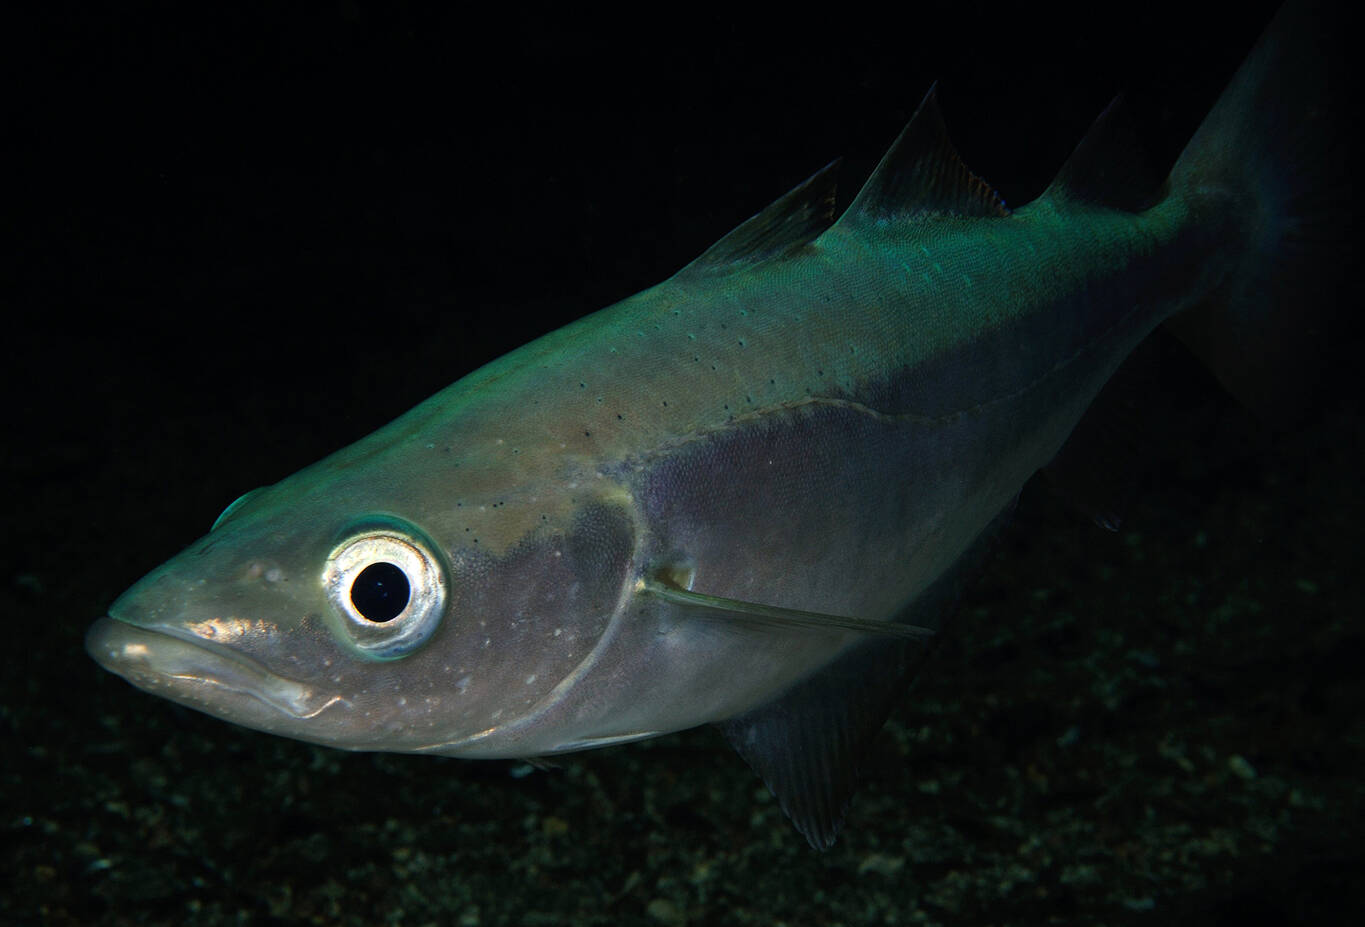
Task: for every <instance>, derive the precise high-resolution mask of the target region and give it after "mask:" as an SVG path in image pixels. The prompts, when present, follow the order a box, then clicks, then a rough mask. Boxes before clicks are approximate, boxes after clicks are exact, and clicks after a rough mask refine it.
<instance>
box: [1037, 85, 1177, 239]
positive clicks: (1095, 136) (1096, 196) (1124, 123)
mask: <svg viewBox="0 0 1365 927" xmlns="http://www.w3.org/2000/svg"><path fill="white" fill-rule="evenodd" d="M1161 191H1162V184H1161V183H1160V182H1159V181H1158V180H1157V179H1156V178H1155V176H1154V175H1153V173H1152V171H1151V169H1150V168H1149V167H1148V165H1147V162H1146V159H1145V158H1144V157H1143V154H1142V147H1141V146H1140V145H1139V144H1138V140H1137V131H1136V129H1135V128H1134V126H1133V122H1132V119H1130V118H1129V116H1128V113H1127V109H1126V107H1124V105H1123V98H1122V97H1115V98H1114V99H1113V100H1112V101H1111V102H1110V103H1109V105H1108V106H1106V107H1105V108H1104V112H1102V113H1100V115H1099V117H1098V118H1096V119H1095V121H1094V123H1093V124H1092V125H1091V126H1090V129H1089V131H1087V132H1086V133H1085V137H1084V138H1082V139H1081V141H1080V143H1079V144H1078V145H1077V146H1076V150H1075V151H1073V152H1071V157H1069V158H1067V159H1066V163H1065V164H1063V165H1062V169H1061V170H1060V171H1058V172H1057V176H1056V177H1055V178H1053V180H1052V183H1051V184H1050V185H1049V186H1048V188H1047V190H1046V191H1045V192H1044V193H1043V196H1044V197H1046V198H1048V199H1051V200H1053V201H1055V202H1057V203H1059V204H1064V203H1084V204H1087V205H1090V206H1100V207H1104V208H1108V209H1120V210H1125V211H1128V212H1141V211H1142V210H1144V209H1146V208H1147V207H1148V206H1151V205H1152V204H1153V203H1155V202H1156V201H1157V200H1158V199H1160V198H1161Z"/></svg>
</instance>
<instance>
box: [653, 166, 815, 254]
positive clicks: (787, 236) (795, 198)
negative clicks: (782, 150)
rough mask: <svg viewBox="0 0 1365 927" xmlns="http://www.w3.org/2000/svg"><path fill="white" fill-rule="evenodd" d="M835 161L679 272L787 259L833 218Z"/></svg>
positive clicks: (731, 232)
mask: <svg viewBox="0 0 1365 927" xmlns="http://www.w3.org/2000/svg"><path fill="white" fill-rule="evenodd" d="M838 172H839V162H838V161H837V160H836V161H831V162H830V163H829V164H826V165H825V166H824V167H822V168H820V170H818V171H816V172H815V173H814V174H813V175H812V176H811V177H810V178H809V179H807V180H806V181H805V182H803V183H801V184H800V185H798V186H797V187H795V188H794V189H792V190H790V191H789V192H787V193H786V194H785V195H783V196H781V197H779V198H778V199H777V200H775V201H773V203H771V204H770V205H769V206H768V207H767V208H766V209H764V210H763V211H762V212H760V213H758V214H757V215H754V216H751V217H749V218H748V219H746V220H745V221H744V222H741V223H740V224H739V225H738V226H736V227H735V228H734V229H733V230H731V231H730V233H729V234H728V235H726V236H725V237H724V238H722V239H721V240H720V241H718V242H716V243H715V244H714V245H712V246H711V247H709V248H707V249H706V250H705V251H704V252H702V254H701V256H700V257H698V258H697V259H696V260H695V261H693V262H692V263H691V264H688V265H687V266H686V267H684V268H683V269H682V271H680V273H684V274H693V273H709V272H713V271H723V270H726V269H729V268H732V267H735V266H737V265H743V264H757V263H761V262H763V261H770V260H775V259H777V258H782V257H786V256H787V255H789V254H791V253H792V252H793V251H796V250H798V249H799V248H802V247H803V246H805V245H807V244H809V243H810V242H811V241H813V240H814V239H815V238H816V237H817V236H819V234H820V233H821V232H823V231H824V230H825V229H827V228H829V225H830V222H831V221H832V220H833V216H834V192H835V189H834V188H835V181H836V179H837V177H838Z"/></svg>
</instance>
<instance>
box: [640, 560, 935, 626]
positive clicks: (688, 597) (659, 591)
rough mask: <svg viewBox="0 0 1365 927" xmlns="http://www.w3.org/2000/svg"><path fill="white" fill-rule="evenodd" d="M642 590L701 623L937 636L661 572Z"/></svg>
mask: <svg viewBox="0 0 1365 927" xmlns="http://www.w3.org/2000/svg"><path fill="white" fill-rule="evenodd" d="M640 582H641V587H640V591H641V592H642V593H643V594H646V595H652V596H656V597H658V598H660V599H662V600H664V601H665V602H669V603H671V604H673V605H677V606H681V607H683V608H684V609H686V610H687V612H688V614H689V615H690V616H693V617H696V618H698V619H701V620H710V621H726V622H731V623H735V624H743V625H748V626H750V627H764V628H775V629H784V628H785V629H793V630H808V631H850V632H853V633H857V634H877V635H885V636H887V637H893V638H899V639H902V640H914V641H923V640H928V639H929V638H931V637H933V636H934V632H933V631H932V630H931V629H929V628H921V627H916V626H914V625H907V624H899V623H896V622H892V621H871V620H868V619H865V618H848V617H845V616H843V615H828V614H824V613H822V612H807V611H801V610H800V609H796V608H783V607H781V606H777V605H764V604H762V603H759V602H746V601H744V600H742V599H727V598H725V597H724V596H718V595H708V594H706V593H703V592H692V591H690V590H687V589H683V588H681V587H679V586H677V585H674V584H672V583H670V582H668V580H667V579H666V578H664V575H663V574H662V573H661V574H659V575H656V576H653V577H649V578H646V579H643V580H641V581H640Z"/></svg>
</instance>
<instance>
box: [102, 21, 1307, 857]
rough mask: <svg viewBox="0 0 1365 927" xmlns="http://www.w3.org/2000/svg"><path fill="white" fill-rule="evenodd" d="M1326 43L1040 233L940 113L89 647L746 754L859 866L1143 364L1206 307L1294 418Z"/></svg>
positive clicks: (536, 745)
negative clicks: (985, 616) (1050, 475)
mask: <svg viewBox="0 0 1365 927" xmlns="http://www.w3.org/2000/svg"><path fill="white" fill-rule="evenodd" d="M1310 19H1312V16H1311V13H1309V12H1308V11H1305V10H1301V9H1289V10H1286V11H1282V12H1281V14H1280V15H1279V17H1278V18H1277V22H1276V23H1275V24H1272V27H1271V29H1270V30H1268V32H1267V35H1266V37H1264V38H1263V39H1262V41H1261V43H1260V44H1259V45H1258V46H1257V48H1256V50H1254V51H1253V53H1252V55H1251V56H1250V57H1249V59H1248V61H1247V63H1246V64H1244V65H1243V67H1242V68H1241V69H1240V70H1239V72H1238V74H1237V76H1236V77H1235V78H1234V81H1233V83H1232V85H1231V86H1230V88H1229V89H1228V90H1227V91H1226V92H1225V93H1224V95H1223V96H1222V98H1221V99H1220V100H1219V102H1218V103H1217V105H1216V106H1215V108H1214V110H1213V112H1212V113H1211V114H1210V115H1209V117H1208V118H1207V120H1206V121H1205V122H1204V124H1203V125H1202V126H1201V128H1200V129H1199V131H1198V132H1197V133H1196V135H1195V136H1194V138H1193V139H1192V140H1191V142H1190V143H1189V145H1188V146H1187V148H1186V149H1185V151H1184V152H1183V153H1182V155H1181V156H1180V158H1179V160H1178V161H1177V163H1176V165H1175V166H1174V168H1173V169H1172V171H1171V173H1170V175H1169V177H1168V178H1167V180H1166V181H1165V182H1164V183H1152V182H1149V181H1147V180H1145V179H1144V177H1143V173H1142V171H1141V170H1140V169H1139V168H1138V167H1136V166H1135V163H1134V157H1133V152H1132V149H1131V146H1130V144H1129V141H1128V138H1127V135H1126V134H1125V132H1124V131H1123V120H1122V118H1121V116H1120V115H1119V114H1118V112H1117V111H1116V109H1115V108H1113V107H1111V108H1110V109H1109V110H1106V112H1105V113H1104V114H1103V115H1102V116H1101V117H1100V119H1099V120H1098V121H1097V122H1096V124H1095V126H1094V127H1093V128H1092V129H1091V131H1090V132H1089V133H1088V134H1087V135H1086V137H1085V138H1084V139H1083V140H1082V142H1081V144H1080V145H1079V147H1078V148H1077V150H1076V151H1075V153H1074V154H1073V155H1072V157H1071V158H1070V159H1069V160H1068V161H1067V163H1066V164H1065V165H1064V166H1063V167H1062V169H1061V171H1060V172H1059V174H1058V175H1057V177H1056V179H1055V180H1054V181H1053V183H1052V184H1051V186H1050V187H1049V188H1048V189H1047V190H1046V191H1045V192H1044V193H1043V194H1042V196H1040V197H1039V198H1038V199H1036V200H1035V201H1033V202H1031V203H1029V204H1027V205H1025V206H1023V207H1021V208H1018V209H1015V210H1013V211H1010V210H1009V209H1007V208H1006V207H1005V205H1004V204H1003V203H1002V202H1001V200H1000V199H999V197H998V196H997V195H996V194H995V193H994V191H993V190H992V189H991V188H990V187H989V186H988V185H987V184H986V183H985V182H984V181H982V180H981V179H979V178H977V177H976V176H974V175H973V174H972V173H971V172H970V171H968V169H967V168H966V167H965V166H964V165H963V164H962V162H961V160H960V159H959V158H958V156H957V155H956V153H955V152H954V150H953V148H952V146H951V144H950V142H949V140H948V136H947V132H946V129H945V126H944V122H943V120H942V118H941V116H940V113H939V110H938V107H937V104H936V102H935V96H934V92H933V91H932V90H930V92H929V94H928V96H927V97H926V98H925V99H924V102H923V103H922V104H921V105H920V107H919V109H918V110H917V111H916V113H915V115H914V117H913V118H912V119H911V121H910V123H909V124H908V125H907V126H906V128H905V130H904V131H903V132H902V134H901V135H900V136H899V138H898V139H897V140H896V141H895V143H894V144H893V146H892V147H891V149H890V150H889V151H888V152H887V154H886V156H885V157H884V158H883V160H882V161H881V163H880V164H879V165H878V167H877V169H876V170H875V172H874V173H873V174H872V176H871V178H870V179H869V180H868V181H867V182H866V184H865V185H864V186H863V188H862V190H861V191H860V192H859V193H858V195H857V197H856V198H855V199H854V201H853V202H852V204H851V205H850V206H849V207H848V209H847V210H845V211H844V212H843V213H842V215H840V216H839V217H838V219H837V221H836V220H835V219H834V215H833V212H834V173H835V168H834V166H833V165H831V166H829V167H826V168H825V169H823V170H821V171H819V172H818V173H816V174H815V175H814V176H813V177H811V178H810V179H809V180H807V181H806V182H805V183H803V184H802V185H800V186H799V187H797V188H796V189H795V190H793V191H791V192H790V193H788V194H787V195H786V196H784V197H782V198H781V199H779V200H778V201H777V202H775V203H773V204H772V205H771V206H769V207H768V208H767V209H765V210H764V211H762V212H761V213H759V214H758V215H756V216H754V217H753V218H751V219H749V220H748V221H746V222H745V223H743V224H742V225H740V226H739V227H738V228H736V229H735V230H734V231H733V232H731V233H730V234H729V235H727V236H725V237H724V238H722V239H721V240H720V241H719V242H717V243H716V244H715V245H713V246H712V247H711V248H709V249H708V250H707V251H706V252H705V253H703V254H702V255H701V256H700V257H699V258H697V259H696V260H695V261H693V262H692V263H691V264H689V265H688V266H687V267H685V268H683V269H682V270H681V271H679V272H678V273H677V274H676V275H674V276H673V277H671V278H669V279H668V280H666V281H664V282H663V283H660V284H659V285H657V286H655V287H653V288H650V289H648V290H645V291H644V292H641V293H639V294H636V295H634V296H632V297H629V298H627V299H625V300H623V301H621V302H620V303H617V304H616V305H614V306H611V307H609V308H607V309H604V310H602V311H600V312H598V313H595V314H593V315H590V316H588V317H586V318H584V319H581V320H579V321H578V322H575V323H573V324H571V325H569V326H567V327H565V328H563V329H560V330H559V331H555V332H553V333H550V334H548V335H545V336H544V337H542V338H539V339H538V340H536V341H533V342H531V343H530V344H528V345H526V346H524V347H522V348H520V349H518V350H516V351H514V352H512V353H510V354H508V355H506V356H505V357H502V358H501V359H499V360H497V361H494V362H493V363H491V364H488V365H487V366H485V367H483V368H482V369H480V370H478V371H476V372H474V373H472V374H470V375H469V376H467V377H465V378H464V379H462V380H460V381H459V382H457V383H455V384H454V385H452V386H450V387H449V388H447V389H446V390H444V391H442V392H440V393H438V394H437V395H436V396H434V397H432V398H431V399H429V400H427V401H426V402H424V403H422V404H421V405H419V406H418V407H416V408H415V409H413V410H412V411H410V412H409V413H407V414H406V415H404V416H402V417H401V418H399V419H398V420H396V421H394V422H393V423H391V424H389V425H388V426H386V427H384V428H382V429H380V430H379V431H377V432H375V433H374V434H372V435H370V436H368V437H366V438H364V439H363V440H361V441H359V442H357V443H355V444H354V445H352V446H350V447H348V448H345V449H343V450H341V451H339V452H337V453H336V454H334V455H332V456H330V457H328V458H326V459H324V460H322V461H321V462H319V463H317V464H315V465H313V466H311V467H309V468H307V469H305V470H303V471H301V472H299V473H297V474H294V475H293V476H291V477H289V478H287V479H285V480H282V481H281V482H279V483H276V484H274V485H272V486H268V487H264V488H261V489H258V490H255V491H253V492H250V493H247V494H246V495H245V496H243V497H242V498H240V499H239V500H237V501H236V502H235V503H233V504H232V505H231V506H230V507H229V508H228V509H227V510H226V511H224V512H223V513H222V515H220V516H219V518H218V520H217V521H216V522H215V523H214V525H213V527H212V529H211V530H210V532H209V534H208V535H207V536H205V537H204V538H202V539H201V540H199V541H198V542H196V543H195V544H193V545H192V546H190V547H189V548H188V549H187V550H185V551H184V552H183V553H181V554H179V555H178V556H177V557H175V558H174V559H172V560H170V561H169V562H167V563H166V564H164V565H162V566H161V567H159V568H157V569H156V570H154V571H153V572H152V573H151V574H149V575H148V576H147V577H145V578H144V579H142V580H141V581H140V582H138V583H137V584H136V585H135V586H133V587H132V588H131V589H130V590H128V591H127V592H126V593H125V594H124V595H123V596H121V597H120V598H119V599H118V600H117V601H116V602H115V603H114V604H113V605H112V606H111V607H110V609H109V614H108V616H107V617H103V618H101V619H99V620H98V621H97V622H96V623H95V624H94V625H93V627H92V628H91V629H90V631H89V633H88V635H87V638H86V647H87V649H88V651H89V652H90V654H91V655H92V656H93V657H94V658H95V659H96V660H98V661H99V662H100V663H101V664H102V665H103V666H105V667H106V668H108V669H110V670H112V671H113V672H116V673H118V674H120V675H122V676H124V677H125V678H127V679H128V680H129V681H130V682H132V683H133V684H135V685H137V686H140V687H141V688H144V689H146V690H148V691H151V692H154V693H157V694H160V695H164V696H166V697H168V698H171V699H173V700H175V701H177V702H180V703H182V704H185V705H189V706H191V707H194V708H197V709H200V710H203V711H206V712H208V713H210V714H214V715H217V716H219V717H222V718H225V719H227V720H230V721H234V722H236V723H239V724H243V725H246V726H249V727H253V728H258V729H260V730H264V731H269V732H272V733H277V734H282V735H285V736H289V737H295V738H298V739H301V740H306V741H311V742H314V743H319V744H326V745H329V746H334V747H340V748H344V749H352V750H381V751H400V752H412V753H435V754H443V755H454V756H463V757H471V758H478V757H539V756H545V755H551V754H556V753H562V752H567V751H574V750H582V749H586V748H590V747H598V746H605V745H609V744H616V743H622V742H626V741H630V740H637V739H640V738H645V737H650V736H654V735H657V734H662V733H666V732H670V731H676V730H681V729H685V728H689V727H693V726H697V725H702V724H708V723H714V724H718V725H720V727H721V728H722V730H723V731H724V733H725V735H726V737H727V738H728V739H729V741H730V742H731V744H732V745H733V746H734V747H735V748H736V750H737V751H738V752H739V753H740V754H741V755H743V756H744V758H745V759H746V760H747V761H748V762H749V763H750V764H751V765H752V766H753V767H754V768H755V770H756V771H757V772H758V773H759V774H760V775H761V776H762V777H763V779H764V780H765V781H766V782H767V784H768V786H769V787H770V788H771V789H772V790H773V792H774V793H775V794H776V795H777V796H778V798H779V800H780V801H781V803H782V807H783V809H784V810H785V811H786V813H787V814H788V815H789V816H790V817H791V818H792V820H793V821H794V822H795V824H796V825H797V827H798V828H799V829H800V830H801V831H802V833H803V834H805V836H806V837H807V838H808V839H809V840H810V841H811V843H812V844H814V845H816V846H820V847H824V846H828V845H829V844H830V843H831V842H832V841H833V839H834V837H835V835H836V833H837V830H838V828H839V826H840V823H841V821H842V818H843V815H844V812H845V809H846V807H847V804H848V801H849V800H850V797H851V795H852V793H853V790H854V778H855V766H856V761H857V758H858V755H859V753H860V752H861V750H862V748H863V746H864V745H865V744H866V742H867V741H868V740H869V739H870V738H871V737H872V736H874V735H875V733H876V731H877V730H878V729H879V728H880V726H881V724H882V723H883V721H884V719H885V717H886V715H887V713H888V712H889V710H890V707H891V705H892V703H893V701H894V699H895V697H896V696H897V695H898V693H899V692H900V691H901V690H902V689H903V687H904V685H905V682H906V679H907V677H908V674H909V673H910V672H911V671H912V670H913V668H914V666H915V664H916V660H917V658H918V657H919V656H920V655H921V653H922V651H923V647H924V642H925V641H926V640H927V639H928V638H929V637H930V636H931V635H932V634H933V633H934V632H935V631H936V630H937V629H938V628H940V627H941V626H942V623H943V621H944V620H945V618H946V617H947V615H948V614H949V613H950V611H951V606H952V602H953V599H954V594H955V591H956V590H957V588H958V587H959V585H960V580H961V577H962V575H963V574H964V573H966V572H968V571H969V570H970V567H971V564H972V563H973V562H974V560H975V559H976V557H975V553H976V551H978V550H979V548H980V547H981V544H982V543H983V539H984V538H986V537H988V536H989V534H990V528H991V526H992V525H993V524H994V523H995V522H997V521H998V520H999V519H1000V518H1001V517H1002V513H1005V512H1007V511H1008V509H1009V507H1010V504H1011V502H1012V500H1014V499H1015V497H1016V496H1017V494H1018V492H1019V490H1020V487H1021V486H1022V485H1023V484H1024V483H1025V482H1026V481H1027V480H1028V479H1029V478H1030V477H1031V476H1032V475H1033V474H1034V473H1035V472H1036V471H1037V470H1038V469H1039V468H1040V467H1042V466H1043V465H1045V464H1047V463H1048V462H1049V461H1050V460H1052V459H1053V458H1054V456H1055V455H1056V454H1057V453H1058V451H1059V449H1060V448H1061V447H1062V445H1063V444H1064V443H1065V442H1066V440H1067V438H1068V436H1069V435H1070V434H1071V432H1072V430H1073V428H1074V427H1075V425H1076V423H1077V421H1078V420H1079V419H1080V418H1081V416H1082V414H1083V413H1084V412H1085V410H1086V409H1087V407H1088V406H1089V405H1090V403H1091V401H1092V400H1093V399H1094V397H1095V396H1096V394H1097V393H1098V392H1099V390H1100V389H1101V388H1102V387H1103V386H1104V384H1105V383H1106V382H1107V381H1108V380H1109V378H1110V377H1111V375H1112V374H1113V373H1114V371H1115V370H1116V369H1117V367H1118V366H1119V365H1120V363H1121V362H1122V361H1123V360H1124V358H1125V357H1126V356H1127V355H1128V354H1129V352H1130V351H1131V350H1132V349H1133V348H1134V347H1135V346H1136V345H1137V344H1138V343H1139V342H1140V341H1141V340H1142V339H1143V338H1144V337H1145V336H1147V335H1148V334H1149V333H1150V332H1151V331H1152V330H1153V329H1154V328H1155V327H1156V326H1158V325H1160V324H1162V323H1163V322H1166V321H1167V320H1168V319H1173V317H1175V316H1176V315H1177V314H1180V318H1179V319H1177V320H1175V322H1177V323H1178V324H1179V325H1180V327H1181V333H1182V335H1183V336H1184V337H1186V339H1187V340H1188V341H1189V343H1190V344H1191V345H1192V346H1193V347H1195V348H1196V350H1197V351H1198V352H1199V353H1201V355H1202V356H1204V357H1205V358H1206V360H1208V362H1209V363H1210V365H1211V366H1212V367H1213V368H1214V370H1215V371H1216V372H1217V373H1218V374H1219V375H1220V377H1222V378H1223V379H1224V381H1225V382H1226V383H1228V384H1229V386H1230V387H1232V388H1233V390H1234V391H1235V392H1238V393H1239V394H1240V395H1243V396H1246V397H1247V398H1248V399H1249V400H1251V401H1253V402H1255V401H1258V400H1259V399H1264V398H1265V396H1264V393H1263V389H1264V388H1263V387H1262V386H1261V385H1260V384H1261V383H1262V382H1263V380H1264V378H1263V376H1261V374H1262V373H1263V370H1264V368H1265V366H1266V365H1267V364H1268V363H1269V362H1270V361H1269V358H1270V357H1271V356H1272V355H1271V352H1272V350H1273V349H1280V350H1283V349H1285V348H1286V344H1285V342H1286V341H1293V340H1294V339H1293V337H1292V334H1293V331H1294V324H1293V322H1292V318H1291V317H1289V316H1287V314H1286V310H1285V300H1284V298H1283V296H1284V291H1285V286H1284V281H1286V280H1302V279H1303V271H1302V267H1303V254H1302V253H1300V251H1299V250H1292V252H1291V253H1290V256H1289V257H1287V258H1286V257H1285V254H1284V252H1285V251H1287V250H1291V249H1286V248H1285V243H1286V242H1287V241H1290V240H1291V239H1293V240H1295V241H1298V240H1302V239H1303V238H1304V229H1305V228H1311V227H1312V222H1313V216H1312V215H1309V214H1305V212H1304V211H1303V210H1302V209H1301V204H1302V203H1304V202H1308V201H1311V200H1312V197H1311V195H1310V194H1311V192H1312V190H1313V189H1315V186H1314V184H1315V182H1316V181H1315V180H1314V178H1315V177H1317V176H1318V174H1316V173H1315V172H1314V169H1315V168H1316V167H1317V166H1318V162H1319V161H1321V159H1322V157H1323V155H1322V154H1321V151H1322V150H1324V149H1325V145H1324V144H1323V143H1322V142H1321V133H1322V129H1323V127H1322V124H1321V120H1320V119H1319V118H1318V116H1317V111H1316V110H1314V109H1313V108H1312V107H1310V106H1309V105H1307V104H1308V102H1309V100H1310V99H1311V98H1312V94H1313V92H1314V89H1315V88H1314V86H1313V84H1312V77H1311V68H1308V67H1305V66H1303V65H1304V63H1305V62H1308V61H1309V60H1310V58H1311V38H1309V36H1310V35H1311V29H1310V28H1309V24H1308V21H1309V20H1310ZM1290 73H1293V74H1294V75H1295V76H1294V79H1293V80H1292V81H1286V80H1285V76H1286V75H1287V74H1290ZM1287 319H1291V320H1290V321H1286V320H1287ZM1288 347H1291V348H1292V347H1295V346H1294V345H1289V346H1288Z"/></svg>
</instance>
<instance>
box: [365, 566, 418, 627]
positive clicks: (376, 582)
mask: <svg viewBox="0 0 1365 927" xmlns="http://www.w3.org/2000/svg"><path fill="white" fill-rule="evenodd" d="M410 595H411V587H410V586H409V585H408V578H407V577H406V576H405V575H403V571H402V570H400V569H399V568H398V567H396V566H394V565H393V564H392V563H387V562H381V563H371V564H370V565H369V566H367V567H366V568H365V569H363V570H361V571H360V575H359V576H357V577H356V578H355V582H354V583H352V584H351V604H353V605H354V606H355V608H356V611H358V612H360V614H361V615H362V616H364V617H365V618H366V620H368V621H392V620H393V619H395V618H397V617H398V616H399V614H401V613H402V611H403V609H404V608H407V605H408V597H409V596H410Z"/></svg>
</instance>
